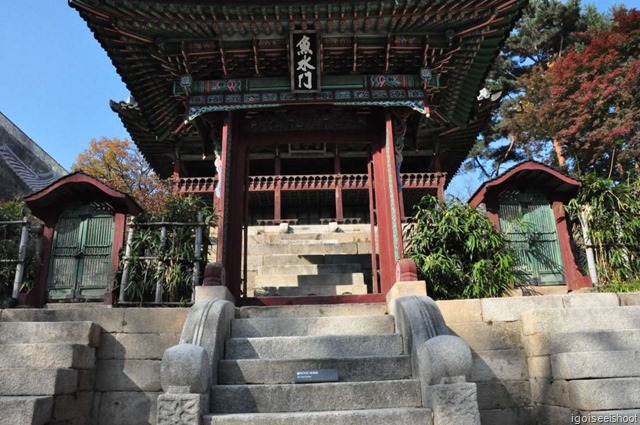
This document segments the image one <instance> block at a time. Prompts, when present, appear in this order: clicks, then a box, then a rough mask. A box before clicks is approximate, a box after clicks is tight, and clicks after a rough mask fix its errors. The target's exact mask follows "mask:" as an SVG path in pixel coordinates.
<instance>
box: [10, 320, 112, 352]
mask: <svg viewBox="0 0 640 425" xmlns="http://www.w3.org/2000/svg"><path fill="white" fill-rule="evenodd" d="M60 342H66V343H73V344H82V345H89V346H91V347H97V346H98V345H99V344H100V327H99V326H98V325H96V324H94V323H91V322H0V344H30V343H60Z"/></svg>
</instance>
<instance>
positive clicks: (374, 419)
mask: <svg viewBox="0 0 640 425" xmlns="http://www.w3.org/2000/svg"><path fill="white" fill-rule="evenodd" d="M432 417H433V414H432V412H431V410H430V409H421V408H395V409H394V408H391V409H370V410H340V411H334V412H293V413H250V414H227V415H205V416H204V425H387V424H394V425H418V424H419V425H432V424H433V418H432Z"/></svg>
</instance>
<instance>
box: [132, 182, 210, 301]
mask: <svg viewBox="0 0 640 425" xmlns="http://www.w3.org/2000/svg"><path fill="white" fill-rule="evenodd" d="M198 214H202V216H203V219H204V223H211V222H212V221H213V219H214V215H213V210H212V207H211V204H210V203H207V202H205V201H204V200H203V199H202V198H200V197H197V196H177V195H175V196H170V198H169V200H168V201H167V203H166V205H165V207H164V209H163V211H162V212H161V214H159V215H156V216H152V215H141V216H139V217H136V218H135V221H134V224H135V227H134V229H135V231H134V234H133V241H132V242H133V243H132V258H131V260H130V261H129V283H130V284H129V285H128V287H127V292H126V298H127V300H128V301H136V302H152V301H154V300H155V289H156V284H157V282H158V281H159V280H162V288H163V301H165V302H166V301H168V302H189V301H191V293H192V279H193V261H194V257H195V247H194V243H195V226H171V225H167V226H166V227H167V235H166V240H165V243H164V244H163V243H162V240H161V230H160V227H159V226H149V223H154V222H167V223H195V222H196V220H197V216H198ZM208 232H209V227H208V226H207V227H205V228H204V231H203V239H202V242H203V247H202V263H201V265H202V266H203V267H204V265H205V264H206V263H207V258H206V257H207V251H208V249H207V241H208ZM148 257H157V258H156V259H148ZM123 265H124V262H121V267H122V266H123ZM201 276H202V270H201Z"/></svg>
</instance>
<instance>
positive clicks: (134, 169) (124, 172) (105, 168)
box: [71, 137, 169, 214]
mask: <svg viewBox="0 0 640 425" xmlns="http://www.w3.org/2000/svg"><path fill="white" fill-rule="evenodd" d="M71 168H72V170H73V171H82V172H83V173H85V174H88V175H90V176H92V177H95V178H97V179H99V180H101V181H102V182H104V183H105V184H107V185H109V186H110V187H112V188H113V189H116V190H119V191H121V192H124V193H127V194H129V195H131V196H133V198H134V199H135V200H136V201H137V202H138V203H139V204H140V206H141V207H142V208H144V209H145V210H146V211H147V212H149V213H151V214H156V213H158V212H160V211H162V209H163V207H164V204H165V202H166V198H167V195H168V194H169V184H168V183H167V182H166V181H163V180H161V179H160V178H159V177H158V176H157V175H156V174H155V173H154V171H153V169H152V168H151V166H150V165H149V164H148V163H147V161H146V160H145V159H144V158H143V157H142V155H141V154H140V152H139V151H138V150H137V149H136V148H135V146H133V144H132V143H131V142H130V141H129V140H126V139H125V140H120V139H117V138H115V139H108V138H106V137H103V138H101V139H100V140H95V139H92V140H91V141H90V142H89V148H88V149H86V150H85V151H83V152H82V153H80V154H79V155H78V158H77V159H76V162H75V164H74V165H73V166H72V167H71Z"/></svg>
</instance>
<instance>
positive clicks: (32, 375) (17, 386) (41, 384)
mask: <svg viewBox="0 0 640 425" xmlns="http://www.w3.org/2000/svg"><path fill="white" fill-rule="evenodd" d="M3 363H4V361H3ZM2 367H4V365H2ZM77 387H78V371H77V370H73V369H26V368H25V369H23V368H13V369H4V368H3V369H0V395H3V396H38V395H41V396H45V395H59V394H72V393H74V392H75V391H76V389H77Z"/></svg>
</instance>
